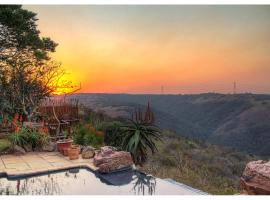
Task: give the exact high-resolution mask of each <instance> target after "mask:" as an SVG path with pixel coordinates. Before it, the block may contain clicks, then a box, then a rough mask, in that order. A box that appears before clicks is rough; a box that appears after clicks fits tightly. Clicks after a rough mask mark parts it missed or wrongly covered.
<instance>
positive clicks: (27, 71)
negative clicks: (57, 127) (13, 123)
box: [0, 5, 64, 119]
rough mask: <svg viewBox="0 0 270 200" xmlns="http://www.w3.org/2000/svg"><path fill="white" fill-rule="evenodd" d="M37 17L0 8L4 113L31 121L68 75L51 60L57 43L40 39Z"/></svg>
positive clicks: (18, 8) (16, 8)
mask: <svg viewBox="0 0 270 200" xmlns="http://www.w3.org/2000/svg"><path fill="white" fill-rule="evenodd" d="M36 15H37V14H36V13H33V12H30V11H28V10H25V9H22V7H21V6H20V5H2V6H0V91H1V94H0V95H1V96H0V103H1V104H0V112H1V113H8V114H10V115H14V114H15V113H21V114H24V115H25V116H27V117H28V119H31V118H32V117H33V115H34V114H35V111H36V109H37V107H38V105H39V104H40V102H41V101H42V100H43V99H44V98H46V97H48V96H49V95H50V94H51V93H52V92H53V91H54V90H55V88H56V87H57V85H58V82H59V80H60V78H61V77H62V76H63V75H64V70H63V69H61V67H60V64H59V63H56V62H53V61H52V60H51V58H50V53H52V52H54V51H55V48H56V46H57V44H56V43H55V42H54V41H52V40H51V39H50V38H48V37H41V36H40V31H39V30H38V29H37V24H36V22H37V20H38V19H37V18H36Z"/></svg>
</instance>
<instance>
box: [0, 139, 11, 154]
mask: <svg viewBox="0 0 270 200" xmlns="http://www.w3.org/2000/svg"><path fill="white" fill-rule="evenodd" d="M10 145H11V144H10V142H9V141H8V140H7V139H0V153H2V152H5V151H7V150H8V149H9V148H10Z"/></svg>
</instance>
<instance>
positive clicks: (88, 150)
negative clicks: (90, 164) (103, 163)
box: [82, 146, 95, 159]
mask: <svg viewBox="0 0 270 200" xmlns="http://www.w3.org/2000/svg"><path fill="white" fill-rule="evenodd" d="M94 156H95V148H93V147H91V146H87V147H84V148H83V150H82V158H83V159H90V158H93V157H94Z"/></svg>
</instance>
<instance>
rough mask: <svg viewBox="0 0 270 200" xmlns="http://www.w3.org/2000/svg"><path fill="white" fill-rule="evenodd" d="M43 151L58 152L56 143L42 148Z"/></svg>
mask: <svg viewBox="0 0 270 200" xmlns="http://www.w3.org/2000/svg"><path fill="white" fill-rule="evenodd" d="M42 151H48V152H53V151H56V143H54V142H49V144H47V145H45V146H43V147H42Z"/></svg>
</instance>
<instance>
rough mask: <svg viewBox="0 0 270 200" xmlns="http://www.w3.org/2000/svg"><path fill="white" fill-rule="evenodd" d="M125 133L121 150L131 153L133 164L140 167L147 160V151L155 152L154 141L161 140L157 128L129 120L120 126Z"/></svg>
mask: <svg viewBox="0 0 270 200" xmlns="http://www.w3.org/2000/svg"><path fill="white" fill-rule="evenodd" d="M122 128H123V132H124V133H125V136H124V139H123V142H122V148H123V149H124V150H126V151H128V152H130V153H131V155H132V157H133V160H134V162H135V164H139V165H141V164H142V163H143V162H145V161H146V159H147V154H148V151H149V150H150V151H151V152H152V153H155V152H156V151H157V147H156V141H158V140H161V134H160V130H159V128H158V127H156V126H154V125H151V124H149V123H145V122H138V121H133V120H130V123H128V124H127V125H124V126H122Z"/></svg>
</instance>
